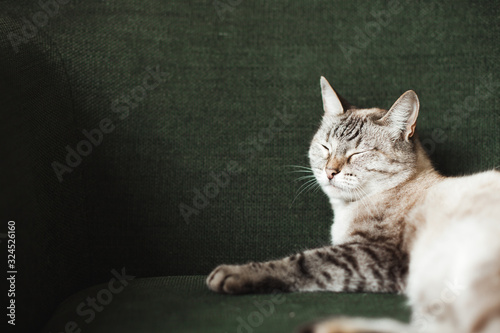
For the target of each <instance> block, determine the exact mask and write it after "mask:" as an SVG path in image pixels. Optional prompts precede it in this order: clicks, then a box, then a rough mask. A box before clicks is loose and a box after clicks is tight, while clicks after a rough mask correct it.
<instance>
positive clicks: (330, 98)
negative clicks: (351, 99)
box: [320, 76, 344, 116]
mask: <svg viewBox="0 0 500 333" xmlns="http://www.w3.org/2000/svg"><path fill="white" fill-rule="evenodd" d="M320 84H321V97H323V109H324V110H325V115H333V116H336V115H341V114H342V113H344V108H343V107H342V103H341V102H340V99H339V97H338V96H337V94H336V93H335V90H333V88H332V87H331V86H330V84H329V83H328V81H327V80H326V79H325V78H324V77H323V76H322V77H321V79H320Z"/></svg>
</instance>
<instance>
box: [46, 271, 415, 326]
mask: <svg viewBox="0 0 500 333" xmlns="http://www.w3.org/2000/svg"><path fill="white" fill-rule="evenodd" d="M204 280H205V276H193V275H191V276H171V277H157V278H147V279H137V280H133V281H131V282H130V284H128V285H127V286H125V287H124V288H123V290H122V291H121V292H119V293H116V294H114V295H113V296H112V297H111V298H109V303H108V299H107V298H106V296H103V299H104V300H105V303H107V305H102V308H98V309H99V310H100V311H101V312H98V311H96V310H94V311H92V310H91V309H92V307H91V306H89V305H88V303H87V302H88V301H87V298H88V297H92V298H96V299H99V297H100V296H98V295H101V294H104V293H103V292H102V290H107V289H108V284H107V283H105V284H102V285H98V286H94V287H92V288H88V289H85V290H83V291H80V292H78V293H77V294H75V295H73V296H71V297H70V298H69V299H67V300H65V301H64V302H63V303H62V304H61V305H60V307H59V308H58V310H57V311H56V314H55V315H54V316H53V317H52V319H51V321H50V322H49V324H48V325H47V327H46V329H45V330H44V331H43V332H60V331H63V330H64V328H65V325H67V324H68V323H72V324H70V325H74V327H77V328H79V329H81V330H82V332H96V333H101V332H102V333H104V332H106V333H107V332H123V333H132V332H150V333H157V332H158V333H160V332H162V333H163V332H165V331H171V332H172V331H175V332H179V333H188V332H206V333H221V332H228V333H229V332H238V333H251V332H293V331H294V330H295V329H296V328H297V327H298V326H301V325H303V324H305V323H308V322H310V321H311V319H312V318H313V319H314V318H318V317H320V318H326V317H329V316H335V315H349V316H360V315H366V314H369V315H370V316H374V317H377V316H378V317H380V316H387V317H391V318H395V319H399V320H403V321H407V320H408V318H409V310H408V308H407V307H406V306H405V305H404V298H403V297H402V296H394V295H388V294H372V295H368V294H332V293H326V292H325V293H322V292H317V293H292V294H269V295H242V296H234V297H228V296H224V295H218V294H214V293H211V292H210V291H208V290H207V288H206V287H205V283H204ZM117 286H118V284H117V285H116V286H115V287H117ZM81 304H84V305H83V306H82V305H81ZM77 309H80V311H81V313H83V315H80V314H78V312H77ZM92 313H93V314H92ZM94 314H95V317H94ZM73 323H74V324H73Z"/></svg>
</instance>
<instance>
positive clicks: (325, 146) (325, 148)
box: [321, 145, 330, 151]
mask: <svg viewBox="0 0 500 333" xmlns="http://www.w3.org/2000/svg"><path fill="white" fill-rule="evenodd" d="M321 146H322V147H323V148H325V149H326V150H328V151H330V149H328V147H327V146H325V145H321Z"/></svg>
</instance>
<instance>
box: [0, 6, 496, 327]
mask: <svg viewBox="0 0 500 333" xmlns="http://www.w3.org/2000/svg"><path fill="white" fill-rule="evenodd" d="M499 17H500V16H499V15H498V6H497V4H495V2H487V1H483V2H480V3H475V2H471V1H463V0H457V1H445V2H437V1H429V2H424V1H406V0H401V1H398V0H392V1H388V2H385V1H373V2H364V1H291V0H284V1H276V2H274V1H260V0H259V1H247V0H192V1H180V0H174V1H160V0H155V1H152V0H151V1H133V0H121V1H118V0H87V1H76V0H74V1H69V0H41V1H35V0H31V1H26V0H16V1H14V0H9V1H1V2H0V108H1V113H0V117H1V118H0V135H1V142H2V146H1V147H2V148H1V149H2V150H1V156H2V158H1V161H2V162H1V173H0V182H1V184H2V186H1V200H0V201H1V202H0V214H1V228H2V229H0V233H1V234H2V236H5V234H6V233H7V227H8V225H7V222H8V221H11V220H12V221H15V228H16V229H15V235H16V260H17V261H16V267H15V268H16V270H17V275H16V283H15V290H16V292H15V294H16V295H15V304H16V307H15V310H14V311H15V323H16V325H15V326H12V325H9V324H7V323H6V320H5V316H4V322H2V325H3V324H5V325H6V327H8V328H9V329H11V330H12V331H14V332H52V333H55V332H58V333H59V332H93V333H94V332H125V333H128V332H151V333H153V332H177V333H181V332H205V333H207V332H218V333H220V332H227V333H229V332H240V333H243V332H244V333H253V332H255V333H257V332H291V331H293V330H294V329H295V328H296V327H297V326H300V325H301V324H303V323H306V322H309V321H311V320H314V319H317V318H321V317H327V316H331V315H338V314H342V315H353V316H354V315H355V316H371V317H373V316H388V317H392V318H397V319H400V320H405V321H407V320H409V317H410V311H409V309H408V308H407V307H406V306H405V299H404V297H403V296H398V295H388V294H333V293H326V292H323V293H292V294H268V295H242V296H226V295H218V294H214V293H212V292H210V291H208V289H207V288H206V287H205V284H204V278H205V276H206V275H207V274H208V273H209V272H210V271H211V269H213V268H214V267H215V266H217V265H218V264H221V263H244V262H247V261H250V260H256V261H257V260H266V259H272V258H279V257H282V256H285V255H288V254H292V253H294V252H297V251H301V250H304V249H307V248H312V247H319V246H322V245H326V244H328V243H329V228H330V225H331V221H332V212H331V210H330V207H329V204H328V202H327V199H326V197H325V196H324V195H323V194H322V193H321V192H318V191H314V190H312V189H311V190H306V191H303V192H302V193H300V194H298V193H299V192H300V191H301V190H302V189H304V188H301V185H302V184H303V182H301V181H297V178H298V177H299V176H300V175H301V174H300V173H294V172H292V171H293V170H295V169H294V167H291V166H294V165H299V166H307V165H308V160H307V150H308V145H309V142H310V139H311V138H312V136H313V134H314V132H315V130H316V129H317V127H318V125H319V121H320V119H321V116H322V105H321V97H320V90H319V78H320V76H321V75H324V76H325V77H326V78H328V80H329V81H330V83H331V84H332V85H333V86H334V87H335V89H336V90H337V91H338V92H340V94H342V95H343V96H344V97H345V98H346V99H347V100H349V101H350V102H351V103H352V104H354V105H357V106H365V107H371V106H379V107H385V108H388V107H389V106H390V105H391V104H392V103H393V102H394V101H395V100H396V98H397V97H399V95H400V94H401V93H402V92H404V91H405V90H408V89H414V90H415V91H416V92H417V93H418V95H419V97H420V101H421V105H422V108H421V112H420V118H419V122H418V127H417V128H418V131H419V135H420V137H421V139H422V140H423V141H424V145H425V146H426V149H427V150H428V152H429V153H430V154H431V158H432V159H433V161H434V162H435V164H436V166H437V168H438V169H439V170H440V171H442V172H443V173H444V174H447V175H459V174H466V173H472V172H476V171H480V170H485V169H488V168H489V169H491V168H493V167H495V166H498V165H500V144H499V137H500V126H499V125H500V118H499V117H500V84H499V82H500V81H499V80H500V77H499V74H498V73H499V67H500V65H499V64H500V61H499V54H500V52H499V51H500V37H499V36H500V19H499ZM6 244H7V242H6V239H4V238H2V239H1V243H0V247H2V251H3V252H2V253H3V254H2V257H3V256H4V254H6V253H7V249H6ZM5 257H6V255H5ZM2 260H3V259H2ZM2 293H4V291H3V290H2ZM7 302H9V301H7ZM5 304H8V303H5ZM5 306H6V305H5ZM4 309H5V308H4ZM8 311H10V310H8ZM7 319H8V318H7Z"/></svg>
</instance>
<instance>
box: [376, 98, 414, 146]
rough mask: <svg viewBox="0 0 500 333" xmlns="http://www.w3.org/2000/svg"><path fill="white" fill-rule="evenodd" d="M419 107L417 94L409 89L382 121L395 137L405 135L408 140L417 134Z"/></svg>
mask: <svg viewBox="0 0 500 333" xmlns="http://www.w3.org/2000/svg"><path fill="white" fill-rule="evenodd" d="M419 109H420V103H419V101H418V96H417V94H416V93H415V92H414V91H413V90H408V91H407V92H405V93H404V94H403V95H401V97H399V98H398V100H397V101H396V102H395V103H394V104H393V105H392V106H391V108H390V109H389V111H388V112H387V114H386V115H385V116H384V117H383V118H382V119H381V121H382V123H384V124H386V125H387V126H389V128H390V130H391V134H392V136H393V137H394V138H395V139H398V138H401V137H403V139H404V140H406V141H408V139H409V138H411V137H412V136H413V135H414V134H415V127H416V126H417V117H418V110H419Z"/></svg>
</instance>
